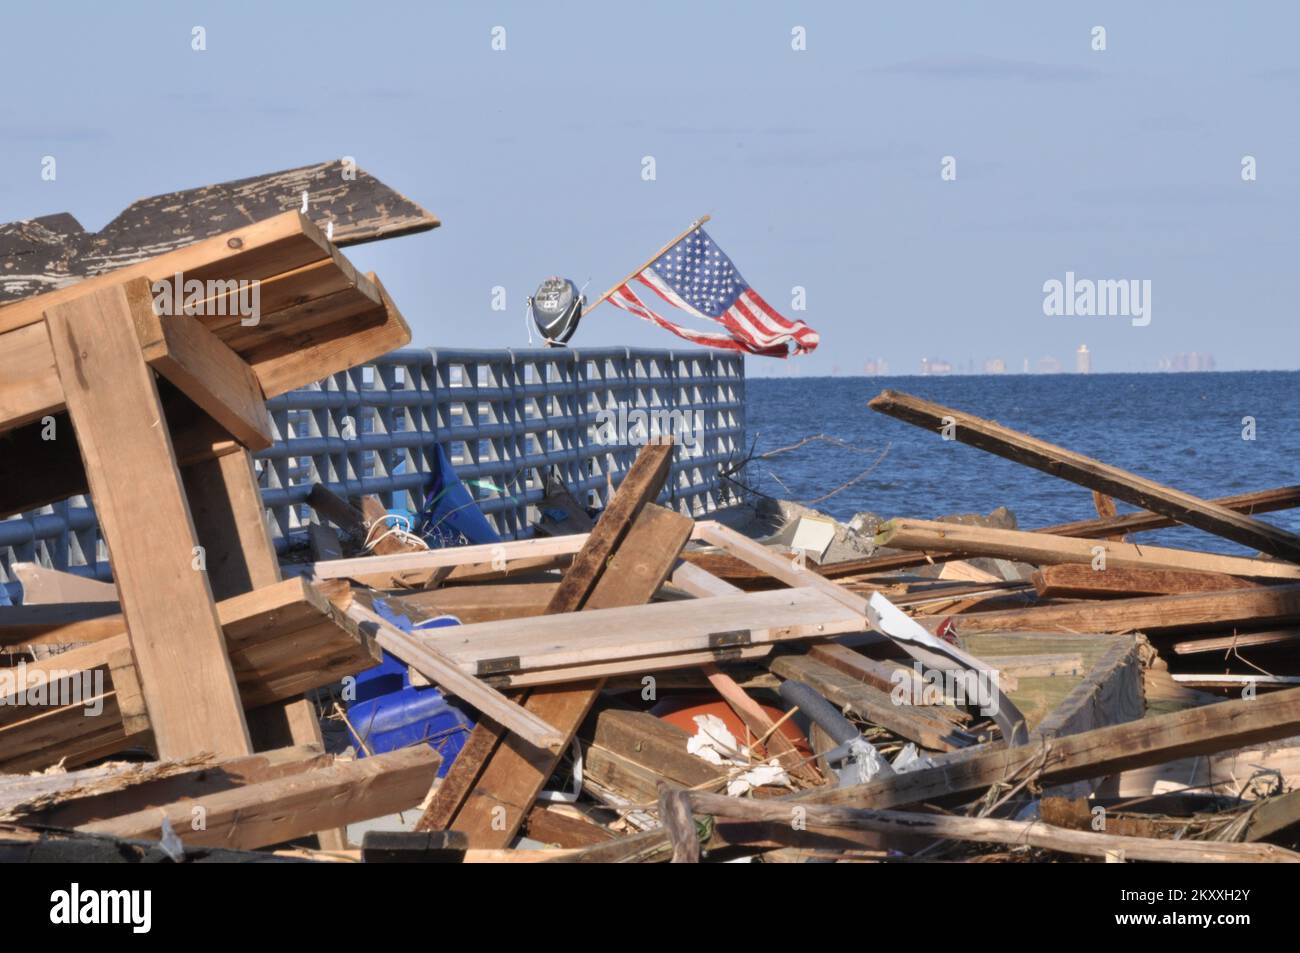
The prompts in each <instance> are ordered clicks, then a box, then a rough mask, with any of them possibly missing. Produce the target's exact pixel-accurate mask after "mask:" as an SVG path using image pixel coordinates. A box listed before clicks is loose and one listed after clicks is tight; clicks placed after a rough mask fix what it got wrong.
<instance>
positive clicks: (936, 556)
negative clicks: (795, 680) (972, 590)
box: [817, 486, 1300, 579]
mask: <svg viewBox="0 0 1300 953" xmlns="http://www.w3.org/2000/svg"><path fill="white" fill-rule="evenodd" d="M1210 502H1211V503H1215V504H1217V505H1219V506H1224V507H1227V508H1228V509H1230V510H1235V511H1236V512H1238V513H1272V512H1275V511H1276V510H1289V509H1292V508H1294V507H1296V506H1300V486H1283V487H1277V488H1276V489H1272V490H1256V491H1255V492H1253V493H1237V494H1234V495H1232V496H1221V497H1218V498H1216V499H1213V500H1211V501H1210ZM1177 525H1178V520H1175V519H1170V518H1169V517H1168V516H1161V515H1160V514H1158V513H1151V512H1141V513H1127V514H1124V515H1122V516H1116V517H1115V518H1114V519H1092V520H1075V521H1074V522H1070V523H1057V524H1055V525H1054V526H1044V527H1042V528H1041V529H1035V530H1032V532H1035V533H1051V534H1053V535H1056V536H1078V537H1082V538H1084V539H1104V538H1110V537H1120V536H1124V535H1125V534H1128V533H1143V532H1149V531H1150V530H1155V529H1168V528H1169V527H1171V526H1177ZM946 558H947V556H946V555H944V554H940V553H924V554H920V555H918V554H916V553H894V554H890V555H882V556H868V557H866V558H865V559H851V560H846V561H845V562H840V563H832V564H830V565H828V566H818V567H817V571H818V572H819V573H821V574H822V575H823V576H825V577H827V578H828V579H839V578H842V577H844V576H853V575H860V574H863V573H875V572H890V571H892V570H895V569H909V568H911V567H913V566H924V565H927V564H928V563H931V562H938V561H940V560H941V559H946Z"/></svg>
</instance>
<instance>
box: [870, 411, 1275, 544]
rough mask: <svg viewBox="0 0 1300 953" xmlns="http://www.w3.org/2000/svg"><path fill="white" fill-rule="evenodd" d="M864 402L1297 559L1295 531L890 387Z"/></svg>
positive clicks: (888, 412) (1215, 532)
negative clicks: (948, 423)
mask: <svg viewBox="0 0 1300 953" xmlns="http://www.w3.org/2000/svg"><path fill="white" fill-rule="evenodd" d="M867 406H869V407H870V408H871V409H872V410H875V411H879V412H880V413H884V414H888V415H889V416H891V417H895V418H897V419H899V420H903V421H905V422H907V423H910V424H914V425H916V426H918V427H922V428H924V429H927V430H932V431H935V432H938V431H940V430H943V429H944V428H945V426H946V424H947V422H949V421H951V422H952V424H953V426H954V429H953V430H952V433H953V436H955V437H956V439H957V440H959V441H961V442H962V443H965V444H968V445H970V446H973V447H978V448H979V449H981V450H985V451H987V452H989V453H993V454H996V455H998V456H1000V457H1005V458H1007V459H1008V460H1013V461H1015V462H1016V463H1020V464H1023V465H1025V466H1028V467H1032V468H1034V469H1036V470H1041V471H1043V472H1044V473H1049V474H1051V475H1052V476H1057V477H1060V478H1061V479H1064V480H1070V481H1071V482H1073V483H1077V484H1079V485H1080V486H1084V487H1087V488H1088V489H1090V490H1098V491H1100V492H1102V493H1105V494H1108V495H1109V496H1113V497H1115V498H1116V499H1120V500H1124V501H1125V502H1126V503H1131V504H1132V505H1134V506H1140V507H1142V508H1143V509H1147V510H1151V511H1152V512H1154V513H1161V514H1163V515H1165V516H1168V517H1170V518H1172V519H1176V520H1178V521H1179V522H1180V523H1185V524H1187V525H1188V526H1195V527H1196V528H1198V529H1202V530H1204V531H1205V532H1207V533H1213V534H1214V535H1216V536H1222V537H1223V538H1224V539H1230V540H1232V541H1233V542H1237V543H1241V544H1242V545H1243V546H1250V547H1252V548H1254V549H1258V550H1260V551H1262V552H1265V553H1268V554H1269V555H1270V556H1277V557H1278V558H1281V559H1289V560H1291V561H1293V562H1294V561H1296V560H1297V559H1300V536H1297V535H1296V534H1295V533H1291V532H1288V531H1286V530H1283V529H1279V528H1278V527H1276V526H1272V525H1270V524H1268V523H1265V522H1263V521H1261V520H1257V519H1253V518H1252V517H1249V516H1245V515H1243V514H1241V513H1238V512H1236V511H1234V510H1230V509H1228V508H1227V507H1225V506H1220V505H1218V504H1215V503H1211V502H1210V501H1208V500H1203V499H1200V498H1199V497H1195V496H1192V495H1191V494H1190V493H1184V492H1182V491H1181V490H1176V489H1174V488H1172V487H1167V486H1163V485H1161V484H1159V483H1156V482H1155V481H1153V480H1148V479H1145V478H1144V477H1140V476H1138V475H1137V474H1134V473H1130V472H1128V471H1126V470H1121V469H1120V468H1119V467H1114V466H1110V465H1108V464H1105V463H1102V462H1101V461H1099V460H1094V459H1092V458H1091V457H1086V456H1084V455H1083V454H1081V453H1074V452H1073V451H1070V450H1066V449H1065V448H1063V447H1058V446H1055V445H1054V444H1050V443H1048V442H1047V441H1045V440H1038V439H1037V438H1034V437H1031V436H1029V435H1027V434H1023V433H1020V432H1018V431H1015V430H1012V429H1011V428H1009V427H1003V426H1001V425H1000V424H997V423H994V422H992V421H989V420H984V419H982V418H980V417H976V416H975V415H974V414H968V413H965V412H963V411H960V410H954V409H953V408H951V407H944V406H943V405H941V404H936V403H934V402H932V401H928V400H922V399H920V398H918V397H913V396H911V395H909V394H900V393H898V392H896V391H892V390H885V391H883V392H882V393H881V394H880V395H879V396H877V397H875V398H874V399H872V401H871V402H870V403H869V404H868V405H867Z"/></svg>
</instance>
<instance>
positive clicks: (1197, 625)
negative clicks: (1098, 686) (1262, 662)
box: [919, 585, 1300, 635]
mask: <svg viewBox="0 0 1300 953" xmlns="http://www.w3.org/2000/svg"><path fill="white" fill-rule="evenodd" d="M919 621H921V622H922V624H923V625H925V626H926V627H927V628H931V629H933V628H934V627H935V626H936V625H938V623H939V620H938V619H924V620H919ZM953 623H954V624H955V625H956V627H957V631H958V632H961V633H963V634H970V633H975V632H1114V633H1119V634H1123V633H1126V632H1145V633H1146V634H1148V635H1150V634H1152V633H1161V632H1179V631H1193V630H1196V629H1224V628H1229V627H1231V626H1241V627H1250V628H1258V627H1261V626H1268V625H1274V624H1290V623H1300V585H1283V586H1256V587H1254V588H1251V589H1230V590H1226V591H1223V592H1194V593H1188V594H1186V595H1178V596H1143V597H1140V598H1136V599H1107V600H1105V601H1092V602H1084V603H1067V604H1064V605H1057V606H1032V607H1030V608H1028V609H1006V610H999V611H997V612H973V613H970V614H968V615H957V616H953Z"/></svg>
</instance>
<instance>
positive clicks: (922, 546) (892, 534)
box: [875, 519, 1300, 579]
mask: <svg viewBox="0 0 1300 953" xmlns="http://www.w3.org/2000/svg"><path fill="white" fill-rule="evenodd" d="M875 542H876V545H877V546H890V547H893V548H895V549H909V550H922V551H931V550H932V551H935V552H943V553H957V554H958V555H961V556H999V557H1002V558H1004V559H1016V560H1020V561H1021V562H1027V563H1036V564H1039V565H1047V564H1054V563H1072V564H1077V565H1083V566H1088V565H1090V564H1091V565H1104V567H1105V568H1104V569H1099V570H1098V572H1099V573H1104V572H1107V571H1109V570H1111V569H1117V570H1124V569H1145V570H1157V569H1166V570H1179V571H1183V572H1202V573H1222V574H1225V575H1232V576H1247V577H1256V578H1261V579H1264V578H1267V579H1300V566H1296V565H1292V564H1291V563H1286V562H1280V561H1274V560H1269V559H1246V558H1243V557H1241V556H1221V555H1219V554H1217V553H1200V552H1195V551H1192V550H1186V549H1170V548H1168V547H1165V546H1147V545H1141V546H1138V545H1135V544H1133V543H1117V542H1114V541H1111V540H1099V539H1075V538H1072V537H1069V536H1052V535H1049V534H1046V533H1022V532H1020V531H1019V530H1013V529H993V528H991V527H985V526H965V525H963V524H960V523H938V522H934V521H932V520H913V519H892V520H889V521H888V522H886V523H883V524H881V526H880V531H879V532H878V533H877V534H876V537H875ZM1101 559H1104V563H1098V560H1101Z"/></svg>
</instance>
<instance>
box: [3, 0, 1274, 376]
mask: <svg viewBox="0 0 1300 953" xmlns="http://www.w3.org/2000/svg"><path fill="white" fill-rule="evenodd" d="M195 25H202V26H203V27H204V28H205V29H206V31H207V50H206V51H203V52H196V51H194V50H192V49H191V47H190V37H191V29H192V27H193V26H195ZM1098 25H1100V26H1104V27H1105V30H1106V41H1107V49H1106V50H1105V51H1104V52H1095V51H1093V50H1092V48H1091V42H1092V37H1091V31H1092V29H1093V27H1094V26H1098ZM495 26H503V27H504V28H505V30H506V46H507V48H506V50H505V51H504V52H497V51H493V50H492V48H491V39H492V35H491V31H492V29H493V27H495ZM796 26H802V27H804V28H805V30H806V36H807V49H806V50H804V51H799V52H796V51H794V50H792V49H791V30H792V28H794V27H796ZM1298 27H1300V5H1297V4H1294V3H1280V2H1279V3H1245V4H1226V3H1216V4H1199V3H1187V2H1181V3H1173V2H1163V3H1162V2H1148V3H1142V4H1134V3H1114V4H1112V3H1089V4H1081V3H1080V4H1074V3H1050V4H1048V3H1041V2H1038V3H1001V4H975V3H970V2H954V3H932V4H927V3H908V4H890V5H886V4H878V3H853V4H848V3H844V4H841V3H804V4H795V3H762V2H747V3H741V2H734V3H733V2H708V0H697V2H693V3H687V2H675V0H667V2H659V3H654V4H645V5H642V4H635V5H633V4H612V3H577V2H574V3H563V2H559V3H554V2H553V3H527V4H525V3H517V4H516V3H476V4H471V3H468V2H465V3H418V4H417V3H410V4H404V3H403V4H398V3H383V2H371V3H365V4H357V3H330V2H318V3H312V4H310V5H306V4H301V3H278V4H277V3H270V2H265V0H264V2H260V3H239V2H234V3H220V4H217V3H192V4H187V3H167V4H146V3H131V2H121V3H113V4H89V3H86V4H80V3H64V4H59V5H57V6H56V5H38V4H22V5H8V6H7V8H6V10H5V15H4V25H3V28H2V32H0V63H2V64H3V75H4V85H5V95H4V96H3V97H0V221H9V220H13V219H19V218H29V217H33V216H36V215H43V214H49V213H53V212H61V211H67V212H71V213H73V214H74V215H76V216H77V218H78V219H79V220H80V221H81V222H82V224H83V225H84V226H86V227H87V228H90V229H98V228H100V227H102V226H103V225H104V224H105V223H106V222H107V221H108V220H109V219H111V218H112V217H113V216H114V215H115V214H116V213H117V212H118V211H120V210H121V209H122V208H123V207H125V206H126V205H127V204H129V203H130V202H131V201H133V200H135V199H137V198H141V197H144V196H148V195H154V194H157V193H160V192H166V191H171V190H174V189H181V188H188V187H193V186H198V185H203V184H207V183H210V182H216V181H222V180H227V179H233V178H238V177H241V176H248V175H255V174H258V173H262V172H270V171H273V170H277V169H281V168H288V167H292V166H297V165H304V164H307V163H311V162H317V161H322V160H325V159H332V158H337V157H339V156H342V155H351V156H355V157H356V159H357V161H358V162H359V164H360V165H361V166H362V167H363V168H365V169H367V170H368V171H370V172H372V173H373V174H375V175H377V176H378V177H380V178H381V179H383V180H384V181H385V182H387V183H388V184H389V185H391V186H393V187H394V188H396V189H398V190H399V191H402V192H405V193H406V194H407V195H409V196H411V197H412V198H413V199H415V200H416V201H418V202H420V203H421V204H423V205H424V206H426V207H427V208H429V209H430V210H431V211H433V212H434V213H435V214H437V215H439V216H440V217H441V218H442V219H443V222H444V226H443V227H442V228H440V229H438V230H436V231H434V232H431V233H428V234H425V235H419V236H413V237H408V238H402V239H396V240H393V241H390V242H385V243H380V244H376V245H372V246H364V247H361V248H356V249H352V250H351V251H350V252H349V255H350V256H351V257H352V258H353V259H354V260H355V261H357V262H358V264H360V265H362V266H363V267H365V268H367V269H373V270H375V271H377V272H378V273H379V274H380V275H381V277H382V278H383V279H384V282H385V284H386V286H387V287H388V288H389V290H390V291H391V292H392V293H393V296H394V298H395V300H396V301H397V302H398V304H399V306H401V308H402V310H403V313H404V314H405V315H406V316H407V318H408V320H409V321H410V323H411V325H412V327H413V329H414V332H415V341H414V342H413V343H415V344H417V345H422V346H436V345H445V346H451V345H454V346H480V347H501V346H520V345H525V344H526V343H527V337H526V335H525V330H524V321H523V305H524V297H525V296H526V295H527V294H528V293H530V292H531V291H532V289H533V288H534V287H535V286H536V285H537V283H538V282H539V281H540V280H541V279H542V278H544V277H545V276H547V275H549V274H553V273H560V274H564V275H567V276H569V277H571V278H573V279H575V280H576V281H577V282H578V283H579V284H582V283H583V282H585V281H587V280H588V279H590V281H591V284H590V286H589V288H588V291H589V292H590V293H591V294H593V295H594V294H597V293H599V292H600V291H602V290H604V288H605V287H606V286H608V285H609V284H611V283H613V282H614V281H616V280H617V279H619V278H621V277H622V276H623V274H624V273H625V272H626V271H627V270H629V269H631V268H633V267H635V266H636V265H637V264H638V263H639V262H640V261H641V260H642V259H644V258H645V257H646V256H647V255H649V254H650V253H651V252H653V251H654V250H655V248H657V247H658V246H659V245H660V244H662V243H663V242H665V241H667V240H668V239H669V238H670V237H672V236H673V235H674V234H675V233H676V232H677V231H679V230H681V229H682V228H684V227H685V226H686V225H687V224H688V223H689V222H690V221H691V220H692V219H693V218H694V217H695V216H697V215H699V214H701V213H704V212H708V213H710V214H712V216H713V218H714V221H713V222H712V223H711V225H710V226H709V228H710V231H711V233H712V235H713V236H714V238H716V239H717V240H718V242H719V244H720V245H721V246H722V247H723V248H724V249H725V250H726V251H727V252H728V254H729V255H730V256H731V257H732V259H733V260H734V261H735V263H736V264H737V266H738V267H739V268H740V270H741V271H742V273H743V274H744V275H745V277H746V278H747V279H748V281H749V282H750V283H751V284H752V285H753V286H754V287H755V288H757V289H758V290H759V291H760V292H761V293H762V294H763V295H764V296H765V297H767V298H768V299H769V300H770V301H771V302H772V303H773V304H774V305H776V306H777V307H778V308H780V309H782V310H784V311H786V313H787V314H789V315H790V316H792V317H802V318H804V319H805V320H807V321H808V323H809V324H811V325H812V326H813V327H815V328H816V329H817V330H818V331H820V332H821V334H822V345H821V348H820V349H819V350H818V351H817V352H816V353H814V354H813V355H811V356H809V357H805V358H798V359H795V360H791V361H788V362H777V361H772V360H765V359H761V358H756V359H751V360H750V361H749V366H750V372H751V374H788V373H797V374H806V375H813V374H828V373H833V372H838V373H844V374H855V373H861V369H862V365H863V363H864V362H865V361H866V360H867V359H869V358H876V357H883V358H885V359H886V360H887V361H888V362H889V364H890V367H891V370H893V371H894V372H895V373H915V371H916V369H917V367H918V365H919V361H920V358H921V357H922V356H930V357H933V358H945V359H947V360H950V361H953V362H957V363H960V364H962V365H965V363H966V362H967V361H970V360H973V361H975V362H976V364H977V365H978V364H982V363H983V361H984V360H986V359H987V358H990V357H1002V358H1004V359H1005V360H1006V361H1007V363H1008V364H1009V365H1011V366H1012V367H1014V368H1019V367H1020V364H1021V361H1022V359H1024V358H1026V357H1027V358H1029V359H1030V360H1031V361H1037V360H1038V359H1039V358H1040V357H1043V356H1045V355H1055V356H1057V357H1059V358H1060V359H1061V360H1062V361H1063V362H1066V361H1068V359H1069V356H1070V354H1071V353H1072V352H1073V351H1074V349H1075V348H1076V347H1077V346H1078V345H1079V344H1080V343H1084V342H1086V343H1087V344H1088V345H1089V348H1090V350H1091V351H1092V352H1093V355H1094V358H1093V363H1094V369H1095V370H1101V371H1136V370H1151V369H1154V368H1155V367H1156V366H1157V362H1158V361H1159V360H1160V359H1161V358H1163V357H1167V356H1169V355H1172V354H1175V353H1178V352H1188V351H1202V352H1210V353H1212V354H1213V355H1214V356H1215V358H1216V360H1217V363H1218V366H1219V367H1220V368H1221V369H1248V368H1296V367H1300V330H1297V320H1296V318H1297V314H1296V292H1295V288H1294V284H1293V275H1294V274H1295V267H1294V259H1295V256H1296V242H1295V232H1296V229H1297V227H1300V226H1298V223H1300V214H1297V213H1298V212H1300V203H1297V183H1300V125H1298V124H1297V123H1296V121H1295V120H1296V115H1297V106H1298V105H1300V102H1298V100H1300V56H1298V55H1297V54H1296V52H1295V51H1296V49H1297V45H1298V42H1300V29H1298ZM47 154H51V155H54V156H55V157H56V158H57V160H58V178H57V180H56V181H55V182H43V181H41V178H40V168H41V165H40V164H41V157H42V156H44V155H47ZM647 155H649V156H653V157H654V158H655V162H656V173H657V178H656V179H655V181H652V182H647V181H643V180H642V177H641V169H642V158H643V157H644V156H647ZM948 155H951V156H954V157H955V158H956V162H957V166H956V167H957V179H956V181H943V180H942V179H941V177H940V165H941V161H942V159H943V157H944V156H948ZM1245 155H1252V156H1254V157H1255V158H1256V160H1257V163H1258V179H1257V181H1254V182H1243V181H1242V179H1241V160H1242V157H1243V156H1245ZM1067 271H1073V272H1075V273H1076V274H1077V275H1078V276H1080V277H1090V278H1097V279H1102V278H1106V279H1149V280H1150V281H1151V282H1152V315H1151V316H1152V320H1151V323H1150V324H1149V325H1148V326H1146V327H1133V326H1132V325H1131V323H1130V322H1129V321H1128V320H1127V319H1125V318H1114V317H1112V318H1100V317H1077V316H1076V317H1047V316H1045V315H1044V314H1043V309H1042V302H1043V290H1042V287H1043V283H1044V282H1045V281H1047V280H1049V279H1052V278H1057V279H1063V278H1064V275H1065V273H1066V272H1067ZM497 285H500V286H503V287H505V288H506V289H507V292H508V302H509V306H508V310H506V311H504V312H499V311H493V310H492V309H491V300H492V289H493V287H494V286H497ZM796 285H798V286H802V287H804V288H806V289H807V304H808V309H807V311H806V312H803V313H797V314H796V313H793V312H791V311H790V310H789V304H790V299H791V289H792V288H793V287H794V286H796ZM676 341H677V339H675V338H673V337H671V336H669V335H667V334H666V333H665V332H662V331H659V330H657V329H654V328H651V327H649V326H647V325H644V324H642V323H641V322H638V321H637V320H636V319H634V318H632V317H631V316H629V315H626V314H624V313H623V312H620V311H617V310H615V309H613V308H611V307H610V306H608V305H606V306H603V307H601V308H600V309H598V310H597V311H595V312H593V313H592V315H591V316H590V317H589V318H588V319H587V320H586V321H585V322H584V324H583V326H582V328H581V329H580V331H579V333H578V336H577V338H576V339H575V343H576V344H579V345H607V344H630V345H637V346H661V347H667V346H674V344H675V343H676ZM683 343H684V342H683ZM684 346H685V345H684Z"/></svg>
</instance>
